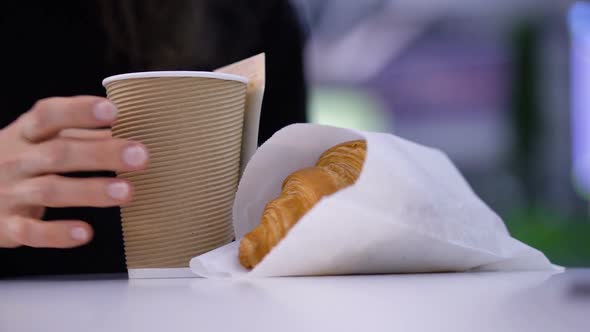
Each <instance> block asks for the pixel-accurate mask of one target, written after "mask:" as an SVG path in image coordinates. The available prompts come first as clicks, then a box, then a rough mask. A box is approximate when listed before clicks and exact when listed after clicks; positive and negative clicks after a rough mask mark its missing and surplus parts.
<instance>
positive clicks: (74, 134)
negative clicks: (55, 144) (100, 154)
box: [59, 128, 113, 140]
mask: <svg viewBox="0 0 590 332" xmlns="http://www.w3.org/2000/svg"><path fill="white" fill-rule="evenodd" d="M59 137H61V138H71V139H83V140H105V139H109V138H113V135H112V133H111V131H110V130H109V129H73V128H69V129H64V130H62V131H60V132H59Z"/></svg>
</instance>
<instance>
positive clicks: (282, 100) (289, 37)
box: [258, 1, 307, 144]
mask: <svg viewBox="0 0 590 332" xmlns="http://www.w3.org/2000/svg"><path fill="white" fill-rule="evenodd" d="M262 33H263V51H264V52H265V53H266V89H265V94H264V101H263V105H262V114H261V119H260V132H259V135H258V142H259V144H262V143H264V141H266V140H267V139H268V138H270V136H272V135H273V134H274V133H275V132H276V131H277V130H279V129H281V128H283V127H285V126H287V125H289V124H292V123H301V122H307V116H306V104H307V91H306V82H305V78H304V63H303V42H304V41H303V34H302V29H301V27H300V25H299V21H298V19H297V16H296V13H295V11H294V9H293V7H292V6H291V5H290V4H289V2H288V1H277V2H276V5H275V6H274V8H273V9H272V10H271V11H270V15H268V16H267V18H266V20H265V22H263V24H262Z"/></svg>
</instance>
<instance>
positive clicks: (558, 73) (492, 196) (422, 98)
mask: <svg viewBox="0 0 590 332" xmlns="http://www.w3.org/2000/svg"><path fill="white" fill-rule="evenodd" d="M292 2H293V5H294V6H295V7H296V9H297V11H298V14H299V17H300V19H301V24H302V26H303V28H304V31H305V33H306V36H307V44H306V51H305V52H306V55H305V57H306V59H305V61H306V71H307V73H306V74H307V80H308V83H309V86H310V98H309V117H310V120H311V121H312V122H315V123H322V124H331V125H337V126H342V127H350V128H358V129H363V130H371V131H381V132H389V133H394V134H396V135H399V136H402V137H404V138H407V139H410V140H413V141H416V142H419V143H422V144H425V145H429V146H433V147H437V148H439V149H441V150H443V151H444V152H446V153H447V154H448V155H449V157H450V158H451V159H452V160H453V161H454V162H455V163H456V165H457V166H458V167H459V168H460V170H461V171H462V172H463V174H464V175H465V177H466V178H467V180H468V181H469V182H470V184H471V185H472V187H473V189H474V191H475V192H476V193H477V194H478V195H479V196H480V197H481V198H482V199H483V200H484V201H485V202H486V203H487V204H488V205H490V206H491V207H492V208H493V209H494V210H495V211H496V212H498V213H499V214H500V215H501V217H502V218H503V219H504V220H505V222H506V224H507V226H508V228H509V229H510V231H511V233H512V235H513V236H514V237H516V238H518V239H520V240H521V241H523V242H525V243H527V244H529V245H532V246H534V247H536V248H538V249H540V250H542V251H543V252H545V253H546V254H547V256H548V257H549V258H550V259H551V260H552V261H553V262H554V263H556V264H562V265H566V266H590V209H589V203H588V198H589V197H590V108H589V107H590V10H588V9H586V8H584V4H587V3H575V2H574V1H567V0H546V1H544V0H494V1H490V0H362V1H359V0H292ZM574 4H576V6H574ZM574 8H575V10H574ZM585 22H589V23H585ZM584 31H588V33H587V34H584ZM586 45H588V46H586ZM586 61H587V63H586ZM586 72H587V74H586ZM585 74H586V75H587V76H588V78H586V76H585ZM586 81H588V82H586ZM585 95H588V96H585ZM586 99H587V100H586ZM586 105H588V106H587V107H585V106H586Z"/></svg>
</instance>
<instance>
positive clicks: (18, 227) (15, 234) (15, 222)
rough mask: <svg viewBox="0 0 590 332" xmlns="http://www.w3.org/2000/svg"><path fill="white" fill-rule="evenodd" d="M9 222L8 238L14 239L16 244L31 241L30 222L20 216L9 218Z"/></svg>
mask: <svg viewBox="0 0 590 332" xmlns="http://www.w3.org/2000/svg"><path fill="white" fill-rule="evenodd" d="M7 223H8V225H7V229H8V238H9V239H10V240H12V241H13V242H14V243H15V245H23V244H27V243H29V237H30V236H29V234H30V231H29V229H30V227H29V223H27V222H25V221H24V220H22V219H20V218H9V219H8V220H7Z"/></svg>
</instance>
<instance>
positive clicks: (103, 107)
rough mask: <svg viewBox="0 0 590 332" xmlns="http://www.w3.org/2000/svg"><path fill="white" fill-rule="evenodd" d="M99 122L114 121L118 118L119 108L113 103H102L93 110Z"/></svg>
mask: <svg viewBox="0 0 590 332" xmlns="http://www.w3.org/2000/svg"><path fill="white" fill-rule="evenodd" d="M92 112H93V113H94V117H95V118H96V119H97V120H99V121H113V120H115V118H116V117H117V108H116V107H115V105H113V104H112V103H111V102H108V101H101V102H100V103H98V104H96V106H94V109H93V110H92Z"/></svg>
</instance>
